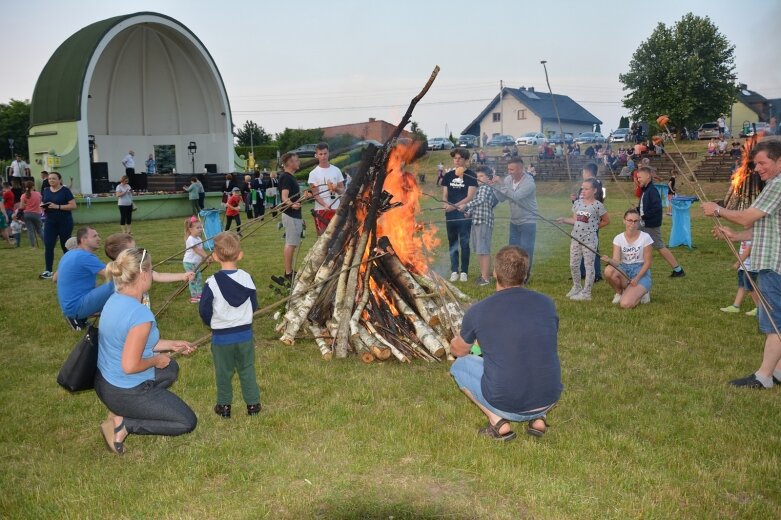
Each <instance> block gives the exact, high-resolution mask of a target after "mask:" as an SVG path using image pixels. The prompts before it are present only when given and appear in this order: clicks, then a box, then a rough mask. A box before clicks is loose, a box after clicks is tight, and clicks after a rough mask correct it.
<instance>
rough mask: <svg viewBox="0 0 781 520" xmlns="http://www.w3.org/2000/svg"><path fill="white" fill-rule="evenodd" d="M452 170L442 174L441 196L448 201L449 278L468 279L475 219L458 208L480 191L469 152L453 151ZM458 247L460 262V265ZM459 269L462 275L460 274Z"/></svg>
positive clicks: (446, 214) (446, 202) (446, 203)
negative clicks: (469, 166)
mask: <svg viewBox="0 0 781 520" xmlns="http://www.w3.org/2000/svg"><path fill="white" fill-rule="evenodd" d="M450 156H451V157H452V158H453V169H452V170H450V171H449V172H447V173H446V174H445V176H444V177H442V199H443V200H444V201H445V207H444V209H445V221H446V224H445V227H446V228H447V242H448V245H449V246H450V272H451V274H450V281H451V282H457V281H459V280H460V281H462V282H466V281H467V273H468V272H469V253H470V249H469V238H470V235H471V233H472V219H471V218H468V217H467V216H466V215H465V214H464V212H463V211H462V210H461V209H459V208H463V207H464V206H465V205H466V204H469V202H470V201H471V200H472V199H473V198H474V196H475V193H476V192H477V178H476V177H475V173H474V172H473V171H472V170H470V169H468V168H467V167H466V163H467V161H468V160H469V151H468V150H466V149H464V148H456V149H455V150H453V151H452V152H450ZM459 248H460V252H461V263H460V267H459ZM459 271H460V274H459Z"/></svg>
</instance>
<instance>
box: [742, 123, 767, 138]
mask: <svg viewBox="0 0 781 520" xmlns="http://www.w3.org/2000/svg"><path fill="white" fill-rule="evenodd" d="M754 127H756V129H757V133H758V134H763V135H771V134H772V133H773V129H772V128H770V123H763V122H762V121H760V122H759V123H754V124H753V126H749V128H748V132H746V131H743V132H741V133H740V137H751V136H752V135H754Z"/></svg>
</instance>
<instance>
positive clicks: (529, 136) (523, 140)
mask: <svg viewBox="0 0 781 520" xmlns="http://www.w3.org/2000/svg"><path fill="white" fill-rule="evenodd" d="M543 141H545V134H542V133H540V132H526V133H525V134H523V135H522V136H521V137H519V138H518V139H516V140H515V144H532V145H534V146H537V145H538V144H540V143H541V142H543Z"/></svg>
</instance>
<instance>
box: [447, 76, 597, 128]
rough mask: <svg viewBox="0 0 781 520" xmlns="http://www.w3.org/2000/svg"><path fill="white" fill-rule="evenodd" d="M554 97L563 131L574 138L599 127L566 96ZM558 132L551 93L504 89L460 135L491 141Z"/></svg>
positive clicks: (595, 119)
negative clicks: (479, 137)
mask: <svg viewBox="0 0 781 520" xmlns="http://www.w3.org/2000/svg"><path fill="white" fill-rule="evenodd" d="M554 96H555V98H556V106H557V108H558V110H559V116H560V117H561V126H562V127H563V128H564V131H565V132H571V133H573V134H574V135H576V136H577V134H579V133H580V132H591V131H592V130H593V128H594V125H601V124H602V121H600V120H599V119H597V118H596V117H595V116H594V115H593V114H592V113H591V112H589V111H588V110H586V109H585V108H583V107H582V106H580V105H579V104H577V103H576V102H575V101H573V100H572V98H570V97H569V96H562V95H560V94H554ZM558 131H559V123H558V120H557V118H556V112H555V110H554V109H553V102H552V101H551V95H550V94H548V93H547V92H539V91H535V90H534V87H529V88H525V87H521V88H509V87H505V88H504V89H503V90H502V93H501V94H500V95H497V96H496V97H495V98H494V99H493V100H492V101H491V102H490V103H489V104H488V106H487V107H485V109H484V110H483V111H482V112H480V115H478V116H477V117H476V118H475V119H474V121H472V122H471V123H470V124H469V125H468V126H467V127H466V128H465V129H464V131H463V132H462V133H463V134H471V135H477V136H484V135H486V136H488V137H489V138H491V137H493V136H495V135H500V134H505V135H512V136H513V137H518V136H520V135H522V134H525V133H527V132H542V133H543V134H545V135H549V134H552V133H555V132H558Z"/></svg>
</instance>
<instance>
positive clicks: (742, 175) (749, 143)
mask: <svg viewBox="0 0 781 520" xmlns="http://www.w3.org/2000/svg"><path fill="white" fill-rule="evenodd" d="M754 144H756V138H755V137H750V138H748V139H746V142H745V143H743V154H742V155H741V160H740V166H739V167H738V168H737V169H736V170H735V172H734V173H733V174H732V178H731V179H730V185H731V187H732V191H733V192H737V191H738V190H740V187H741V186H743V183H744V182H746V179H748V178H749V176H750V175H751V168H749V165H748V163H749V162H750V161H749V158H748V156H749V154H750V152H751V149H752V148H754Z"/></svg>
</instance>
